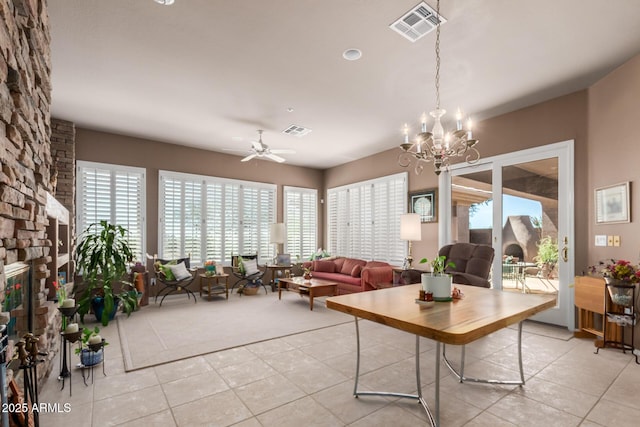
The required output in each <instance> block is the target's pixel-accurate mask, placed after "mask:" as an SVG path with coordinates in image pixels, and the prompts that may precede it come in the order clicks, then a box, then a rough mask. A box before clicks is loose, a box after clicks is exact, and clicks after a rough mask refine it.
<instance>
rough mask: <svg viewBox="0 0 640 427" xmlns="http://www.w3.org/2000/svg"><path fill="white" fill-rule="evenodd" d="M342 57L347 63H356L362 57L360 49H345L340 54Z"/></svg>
mask: <svg viewBox="0 0 640 427" xmlns="http://www.w3.org/2000/svg"><path fill="white" fill-rule="evenodd" d="M342 57H343V58H344V59H346V60H347V61H357V60H358V59H360V58H361V57H362V52H361V51H360V49H347V50H345V51H344V52H342Z"/></svg>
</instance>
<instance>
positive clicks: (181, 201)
mask: <svg viewBox="0 0 640 427" xmlns="http://www.w3.org/2000/svg"><path fill="white" fill-rule="evenodd" d="M159 187H160V188H159V191H160V197H159V201H160V206H159V209H158V213H159V219H158V224H159V228H160V230H159V240H160V241H159V252H160V256H161V257H162V258H165V259H170V258H179V257H182V256H186V255H190V256H191V262H192V264H194V265H202V264H204V261H206V260H214V261H216V262H222V263H224V264H227V265H229V264H230V263H231V256H232V255H250V254H255V253H258V255H259V257H260V262H261V263H263V262H266V261H267V260H269V259H271V258H273V256H274V255H275V252H274V248H273V245H271V244H269V228H270V226H271V224H272V223H274V222H275V219H276V214H275V205H276V186H275V185H273V184H263V183H259V182H248V181H239V180H232V179H224V178H216V177H209V176H199V175H190V174H183V173H178V172H168V171H160V186H159Z"/></svg>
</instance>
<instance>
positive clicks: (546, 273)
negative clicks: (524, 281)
mask: <svg viewBox="0 0 640 427" xmlns="http://www.w3.org/2000/svg"><path fill="white" fill-rule="evenodd" d="M537 246H538V255H536V256H535V257H534V258H533V260H534V261H535V262H536V263H537V264H538V266H539V267H540V269H541V270H542V275H543V277H546V278H549V277H550V276H551V275H552V274H553V270H554V268H555V266H556V264H557V263H558V243H557V242H556V241H554V240H553V238H552V237H551V236H545V237H543V238H542V239H540V241H539V242H538V243H537Z"/></svg>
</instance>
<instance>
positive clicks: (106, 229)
mask: <svg viewBox="0 0 640 427" xmlns="http://www.w3.org/2000/svg"><path fill="white" fill-rule="evenodd" d="M126 235H127V230H126V229H125V228H123V227H121V226H119V225H113V224H109V223H108V222H107V221H100V222H99V223H94V224H91V225H89V226H88V227H87V229H86V230H85V231H84V232H83V236H84V237H83V239H82V241H81V242H80V244H79V245H78V247H77V248H76V268H77V269H78V271H79V272H80V274H82V284H83V285H84V286H85V288H84V291H83V292H82V295H81V296H80V300H79V302H78V313H79V314H80V319H81V320H83V321H84V315H85V314H87V313H88V312H89V309H90V308H93V309H94V314H96V318H97V319H98V320H99V321H101V322H102V324H103V325H104V326H107V325H108V324H109V320H111V319H112V318H113V316H115V311H116V310H117V309H118V304H119V302H122V309H123V311H124V312H125V313H127V315H130V314H131V312H132V311H134V310H135V309H136V307H137V305H138V300H137V298H136V296H135V295H132V293H129V290H131V289H135V287H134V286H133V284H132V283H130V282H128V281H127V280H126V277H127V276H126V273H127V266H128V265H129V263H130V262H131V261H132V260H133V251H132V250H131V247H130V246H129V242H128V240H127V237H126ZM116 285H117V286H119V288H120V289H119V291H118V292H116V290H115V289H114V286H116ZM92 305H93V307H92Z"/></svg>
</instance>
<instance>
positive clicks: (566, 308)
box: [438, 140, 575, 330]
mask: <svg viewBox="0 0 640 427" xmlns="http://www.w3.org/2000/svg"><path fill="white" fill-rule="evenodd" d="M549 157H557V158H558V250H559V252H560V253H559V260H558V269H559V272H558V278H559V283H560V285H559V288H560V289H559V294H558V298H559V306H558V307H556V308H552V309H549V310H547V311H546V312H544V313H541V314H539V315H537V316H535V317H534V318H533V319H534V320H539V321H541V322H548V323H554V324H558V325H563V326H566V327H567V328H568V329H569V330H574V329H575V310H574V292H573V287H569V286H570V284H571V283H573V277H574V275H575V260H574V258H575V257H574V253H575V251H574V250H572V247H574V245H575V220H574V206H575V205H574V192H575V190H574V189H575V186H574V141H573V140H567V141H562V142H557V143H553V144H548V145H543V146H540V147H534V148H529V149H525V150H521V151H515V152H512V153H506V154H500V155H496V156H493V157H487V158H484V159H480V161H478V163H476V164H473V165H469V164H466V163H457V164H454V165H451V167H450V168H449V171H443V172H442V173H441V174H440V178H439V188H440V191H439V212H438V214H439V217H440V221H439V224H438V236H439V237H438V244H439V247H442V246H444V245H446V244H448V243H451V241H452V232H451V227H452V224H451V202H452V198H451V177H452V176H457V175H463V174H467V173H471V172H479V171H485V170H492V178H491V181H492V182H491V185H492V192H493V224H494V227H493V231H494V232H493V238H492V243H493V248H494V249H495V251H496V254H499V253H501V252H502V249H501V248H502V225H503V224H502V197H503V194H502V168H503V167H504V166H511V165H517V164H520V163H526V162H532V161H536V160H542V159H546V158H549ZM565 238H566V239H567V241H568V244H565V243H564V241H565ZM563 254H566V256H567V260H566V261H565V260H564V259H563ZM493 271H494V272H500V271H502V258H501V257H498V256H496V257H495V258H494V260H493ZM494 285H495V288H496V289H499V290H501V289H502V280H498V281H496V282H494Z"/></svg>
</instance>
